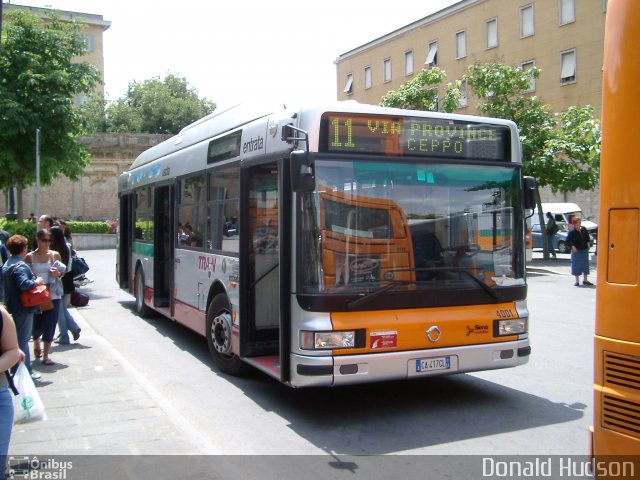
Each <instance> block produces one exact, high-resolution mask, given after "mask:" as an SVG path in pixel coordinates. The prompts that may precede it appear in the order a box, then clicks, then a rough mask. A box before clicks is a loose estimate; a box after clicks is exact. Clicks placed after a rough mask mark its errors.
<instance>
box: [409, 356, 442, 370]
mask: <svg viewBox="0 0 640 480" xmlns="http://www.w3.org/2000/svg"><path fill="white" fill-rule="evenodd" d="M450 368H451V357H450V356H446V357H433V358H420V359H418V360H416V372H434V371H436V370H449V369H450Z"/></svg>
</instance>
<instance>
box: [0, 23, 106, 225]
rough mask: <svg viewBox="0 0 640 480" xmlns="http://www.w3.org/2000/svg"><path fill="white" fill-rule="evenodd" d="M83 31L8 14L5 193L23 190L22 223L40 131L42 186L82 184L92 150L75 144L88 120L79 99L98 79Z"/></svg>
mask: <svg viewBox="0 0 640 480" xmlns="http://www.w3.org/2000/svg"><path fill="white" fill-rule="evenodd" d="M81 28H82V25H81V24H80V23H77V22H66V21H65V22H63V21H61V20H60V18H59V17H58V16H55V15H53V16H51V17H50V18H47V19H41V18H39V17H36V16H34V15H31V14H29V13H27V12H24V11H10V12H8V13H7V14H6V15H5V22H4V23H3V32H2V46H1V51H0V187H4V188H6V187H9V186H11V185H13V184H15V185H16V187H17V192H18V198H17V207H18V219H19V220H22V218H23V211H22V191H23V189H24V187H26V186H29V185H32V184H33V183H34V182H35V180H36V172H35V143H36V129H38V128H39V129H40V178H41V182H42V184H44V185H47V184H50V183H51V181H52V180H53V179H54V178H56V177H57V176H59V175H60V174H64V175H66V176H67V177H68V178H69V179H71V180H77V179H78V178H79V177H80V175H81V174H82V173H83V171H84V168H85V167H86V166H87V165H88V164H89V160H90V156H89V152H88V151H87V150H86V149H85V148H84V147H82V146H81V145H79V144H78V143H77V142H76V140H75V139H76V137H77V136H78V135H81V134H83V133H84V122H83V120H82V115H81V113H80V112H79V110H78V109H76V108H75V107H74V98H75V96H76V95H79V94H88V93H89V92H91V91H93V89H94V88H95V85H96V84H98V83H99V82H100V73H99V72H98V71H97V69H96V68H95V67H94V66H93V65H90V64H88V63H84V62H75V61H74V62H72V59H74V58H77V57H80V56H82V55H84V54H86V44H85V41H84V39H83V38H82V36H81V34H80V32H81Z"/></svg>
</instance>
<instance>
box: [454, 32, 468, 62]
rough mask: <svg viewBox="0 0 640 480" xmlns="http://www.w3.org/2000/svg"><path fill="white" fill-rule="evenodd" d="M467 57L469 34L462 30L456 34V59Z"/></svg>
mask: <svg viewBox="0 0 640 480" xmlns="http://www.w3.org/2000/svg"><path fill="white" fill-rule="evenodd" d="M466 56H467V32H466V31H465V30H462V31H460V32H456V58H464V57H466Z"/></svg>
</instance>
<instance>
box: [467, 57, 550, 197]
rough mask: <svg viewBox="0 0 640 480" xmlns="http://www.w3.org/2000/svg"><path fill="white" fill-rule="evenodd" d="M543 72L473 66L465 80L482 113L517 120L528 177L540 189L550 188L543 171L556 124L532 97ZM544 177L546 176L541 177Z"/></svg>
mask: <svg viewBox="0 0 640 480" xmlns="http://www.w3.org/2000/svg"><path fill="white" fill-rule="evenodd" d="M539 75H540V70H539V69H538V68H532V69H528V70H522V69H521V68H518V67H512V66H509V65H506V64H503V63H500V62H489V63H485V64H483V65H470V66H469V69H468V72H467V74H466V75H465V76H464V79H465V80H466V81H467V85H468V87H469V89H470V91H471V92H472V93H473V95H474V96H475V97H476V98H478V99H479V100H480V103H478V105H477V106H476V108H477V109H478V111H479V112H480V113H481V114H483V115H486V116H488V117H497V118H505V119H508V120H513V121H514V122H515V123H516V124H517V125H518V129H519V132H520V141H521V142H522V156H523V160H524V169H525V174H526V175H532V176H535V177H536V179H537V182H538V185H539V186H545V185H548V184H549V180H550V179H551V177H549V176H547V175H545V174H544V169H541V168H540V164H541V163H542V162H543V160H544V158H545V155H546V153H547V150H546V144H547V141H548V140H549V139H550V138H551V137H552V136H553V135H554V129H555V128H556V121H555V116H554V114H553V112H552V111H551V108H550V107H549V106H548V105H545V104H543V103H542V101H541V100H540V99H539V98H538V97H537V96H534V95H529V94H528V93H527V91H528V90H529V88H530V85H531V81H532V79H535V78H538V77H539ZM539 174H543V176H542V177H541V176H539Z"/></svg>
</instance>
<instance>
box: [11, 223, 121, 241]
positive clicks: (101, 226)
mask: <svg viewBox="0 0 640 480" xmlns="http://www.w3.org/2000/svg"><path fill="white" fill-rule="evenodd" d="M67 226H68V227H69V228H70V229H71V234H72V235H73V234H74V233H109V229H110V225H109V224H108V223H107V222H76V221H72V220H70V221H68V222H67ZM36 228H37V225H36V224H35V223H30V222H24V223H18V222H16V221H15V220H7V219H6V218H0V229H2V230H6V231H7V232H8V233H9V236H11V235H23V236H25V237H27V238H33V237H35V236H36Z"/></svg>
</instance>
